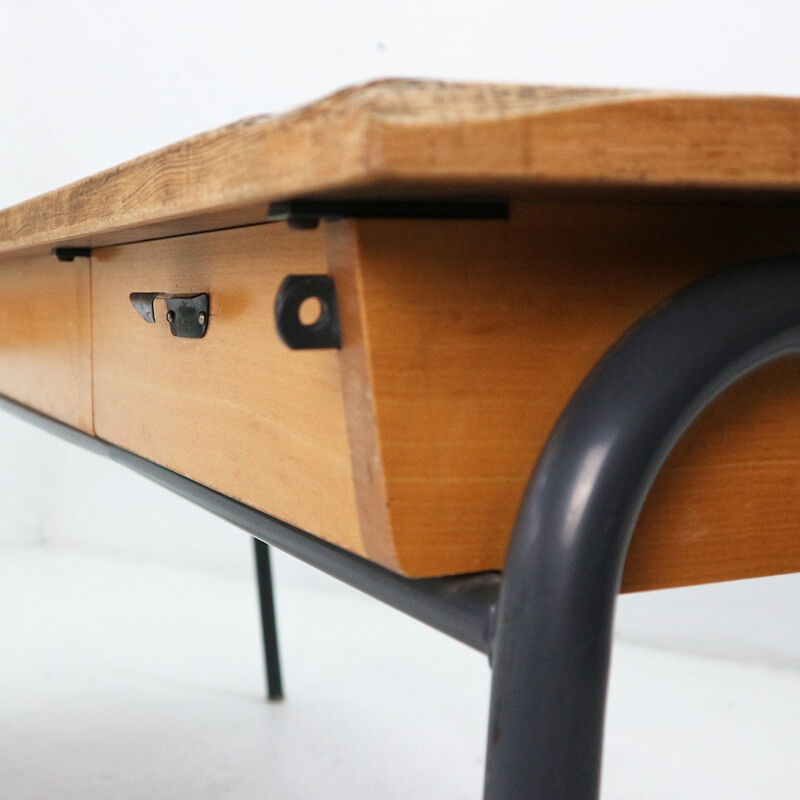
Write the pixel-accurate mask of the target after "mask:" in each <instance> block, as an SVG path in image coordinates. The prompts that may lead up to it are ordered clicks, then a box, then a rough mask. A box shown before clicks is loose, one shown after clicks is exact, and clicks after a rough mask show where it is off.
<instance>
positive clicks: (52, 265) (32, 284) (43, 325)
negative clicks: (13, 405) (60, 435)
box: [0, 255, 92, 433]
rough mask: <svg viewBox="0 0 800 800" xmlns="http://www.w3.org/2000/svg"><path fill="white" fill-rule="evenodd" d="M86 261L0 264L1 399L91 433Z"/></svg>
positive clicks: (7, 260) (27, 259) (22, 260)
mask: <svg viewBox="0 0 800 800" xmlns="http://www.w3.org/2000/svg"><path fill="white" fill-rule="evenodd" d="M91 327H92V326H91V307H90V301H89V260H88V259H76V260H75V261H73V262H72V263H59V262H58V261H57V260H56V259H55V258H54V257H53V256H50V255H46V256H33V257H11V258H5V259H0V394H4V395H6V396H7V397H10V398H12V399H13V400H16V401H18V402H20V403H23V404H24V405H27V406H30V407H31V408H35V409H36V410H37V411H41V412H42V413H43V414H47V415H48V416H50V417H55V418H56V419H58V420H61V421H62V422H66V423H67V424H68V425H72V426H73V427H75V428H79V429H80V430H82V431H84V432H86V433H92V362H91Z"/></svg>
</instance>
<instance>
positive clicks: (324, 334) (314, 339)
mask: <svg viewBox="0 0 800 800" xmlns="http://www.w3.org/2000/svg"><path fill="white" fill-rule="evenodd" d="M311 298H315V299H316V300H318V301H319V308H320V311H319V317H318V318H317V319H316V320H315V321H314V322H312V323H310V324H308V325H307V324H305V323H304V322H303V321H302V320H301V319H300V306H301V305H302V304H303V302H304V301H306V300H309V299H311ZM275 326H276V327H277V329H278V335H279V336H280V337H281V339H282V340H283V342H284V344H286V345H287V346H288V347H291V348H292V350H318V349H325V348H331V347H332V348H337V349H338V348H340V347H341V346H342V335H341V333H340V330H339V310H338V308H337V305H336V288H335V287H334V285H333V278H331V277H330V276H328V275H287V276H286V277H285V278H284V279H283V283H281V285H280V287H279V288H278V293H277V295H276V296H275Z"/></svg>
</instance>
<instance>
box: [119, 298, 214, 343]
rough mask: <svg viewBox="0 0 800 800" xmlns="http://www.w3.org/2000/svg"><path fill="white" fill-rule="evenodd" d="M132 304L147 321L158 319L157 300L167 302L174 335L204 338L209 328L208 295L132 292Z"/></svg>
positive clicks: (170, 326) (184, 337) (168, 319)
mask: <svg viewBox="0 0 800 800" xmlns="http://www.w3.org/2000/svg"><path fill="white" fill-rule="evenodd" d="M130 300H131V305H132V306H133V307H134V308H135V309H136V312H137V313H138V314H139V316H140V317H141V318H142V319H143V320H144V321H145V322H151V323H153V322H155V321H156V311H155V306H154V304H155V301H156V300H163V301H164V302H165V303H166V304H167V317H166V318H167V322H168V323H169V329H170V331H171V333H172V335H173V336H179V337H180V338H181V339H202V338H203V336H205V334H206V329H207V328H208V295H207V294H205V293H203V294H166V293H165V292H131V295H130Z"/></svg>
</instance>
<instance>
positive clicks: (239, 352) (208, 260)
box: [92, 225, 362, 552]
mask: <svg viewBox="0 0 800 800" xmlns="http://www.w3.org/2000/svg"><path fill="white" fill-rule="evenodd" d="M326 271H327V268H326V263H325V253H324V249H323V245H322V238H321V235H320V233H319V232H317V231H302V232H295V231H290V230H288V229H287V228H286V226H284V225H261V226H255V227H251V228H240V229H236V230H229V231H220V232H216V233H207V234H199V235H196V236H187V237H181V238H175V239H167V240H163V241H153V242H145V243H141V244H134V245H125V246H122V247H114V248H106V249H101V250H97V251H96V252H95V256H94V258H93V261H92V285H93V314H94V348H95V387H94V388H95V394H94V397H95V426H96V429H97V434H98V436H100V437H101V438H103V439H107V440H108V441H111V442H113V443H114V444H117V445H120V446H122V447H124V448H126V449H128V450H132V451H133V452H135V453H139V454H140V455H142V456H144V457H146V458H148V459H150V460H152V461H155V462H157V463H159V464H163V465H164V466H166V467H169V468H170V469H173V470H175V471H177V472H179V473H182V474H183V475H187V476H188V477H190V478H193V479H194V480H196V481H199V482H200V483H203V484H206V485H207V486H210V487H212V488H214V489H217V490H218V491H221V492H224V493H225V494H227V495H230V496H231V497H234V498H236V499H238V500H241V501H243V502H245V503H248V504H249V505H252V506H255V507H256V508H259V509H261V510H263V511H266V512H268V513H270V514H272V515H274V516H276V517H279V518H280V519H283V520H286V521H288V522H290V523H292V524H294V525H297V526H298V527H300V528H303V529H305V530H307V531H310V532H312V533H314V534H316V535H318V536H321V537H323V538H327V539H330V540H333V541H336V542H337V543H339V544H341V545H342V546H344V547H347V548H349V549H351V550H353V551H355V552H362V546H361V538H360V533H359V529H358V517H357V513H356V507H355V496H354V489H353V479H352V472H351V468H350V456H349V450H348V443H347V432H346V427H345V418H344V410H343V406H342V400H341V377H340V374H339V363H338V353H337V352H336V351H334V350H315V351H291V350H289V349H288V348H287V347H286V346H285V345H284V344H283V343H282V342H281V341H280V340H279V338H278V336H277V333H276V332H275V323H274V311H273V304H274V300H275V294H276V290H277V288H278V285H279V283H280V282H281V280H282V279H283V278H284V276H285V275H286V274H288V273H293V272H294V273H324V272H326ZM132 291H154V292H155V291H158V292H170V293H196V292H208V293H209V295H210V320H209V326H208V331H207V333H206V335H205V337H204V338H202V339H178V338H176V337H174V336H172V335H171V333H170V331H169V326H168V325H167V323H166V321H165V319H164V315H165V308H164V305H163V303H160V302H157V303H156V313H157V322H156V324H152V325H149V324H147V323H146V322H145V321H144V320H142V319H141V318H140V317H139V316H138V315H137V313H136V312H135V311H134V310H133V308H132V307H131V305H130V302H129V299H128V295H129V293H130V292H132Z"/></svg>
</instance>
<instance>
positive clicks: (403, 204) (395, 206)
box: [268, 200, 508, 230]
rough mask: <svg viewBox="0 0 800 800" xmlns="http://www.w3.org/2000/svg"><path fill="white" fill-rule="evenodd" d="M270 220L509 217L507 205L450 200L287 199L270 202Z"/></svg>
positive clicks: (297, 224)
mask: <svg viewBox="0 0 800 800" xmlns="http://www.w3.org/2000/svg"><path fill="white" fill-rule="evenodd" d="M268 215H269V219H270V221H272V222H276V221H279V220H286V223H287V224H288V225H289V227H290V228H297V229H301V230H305V229H309V228H316V227H317V225H319V223H320V220H326V221H332V220H337V219H347V218H349V219H500V220H503V219H508V204H507V203H499V202H485V201H467V200H447V201H421V200H287V201H282V202H278V203H271V204H270V206H269V212H268Z"/></svg>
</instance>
